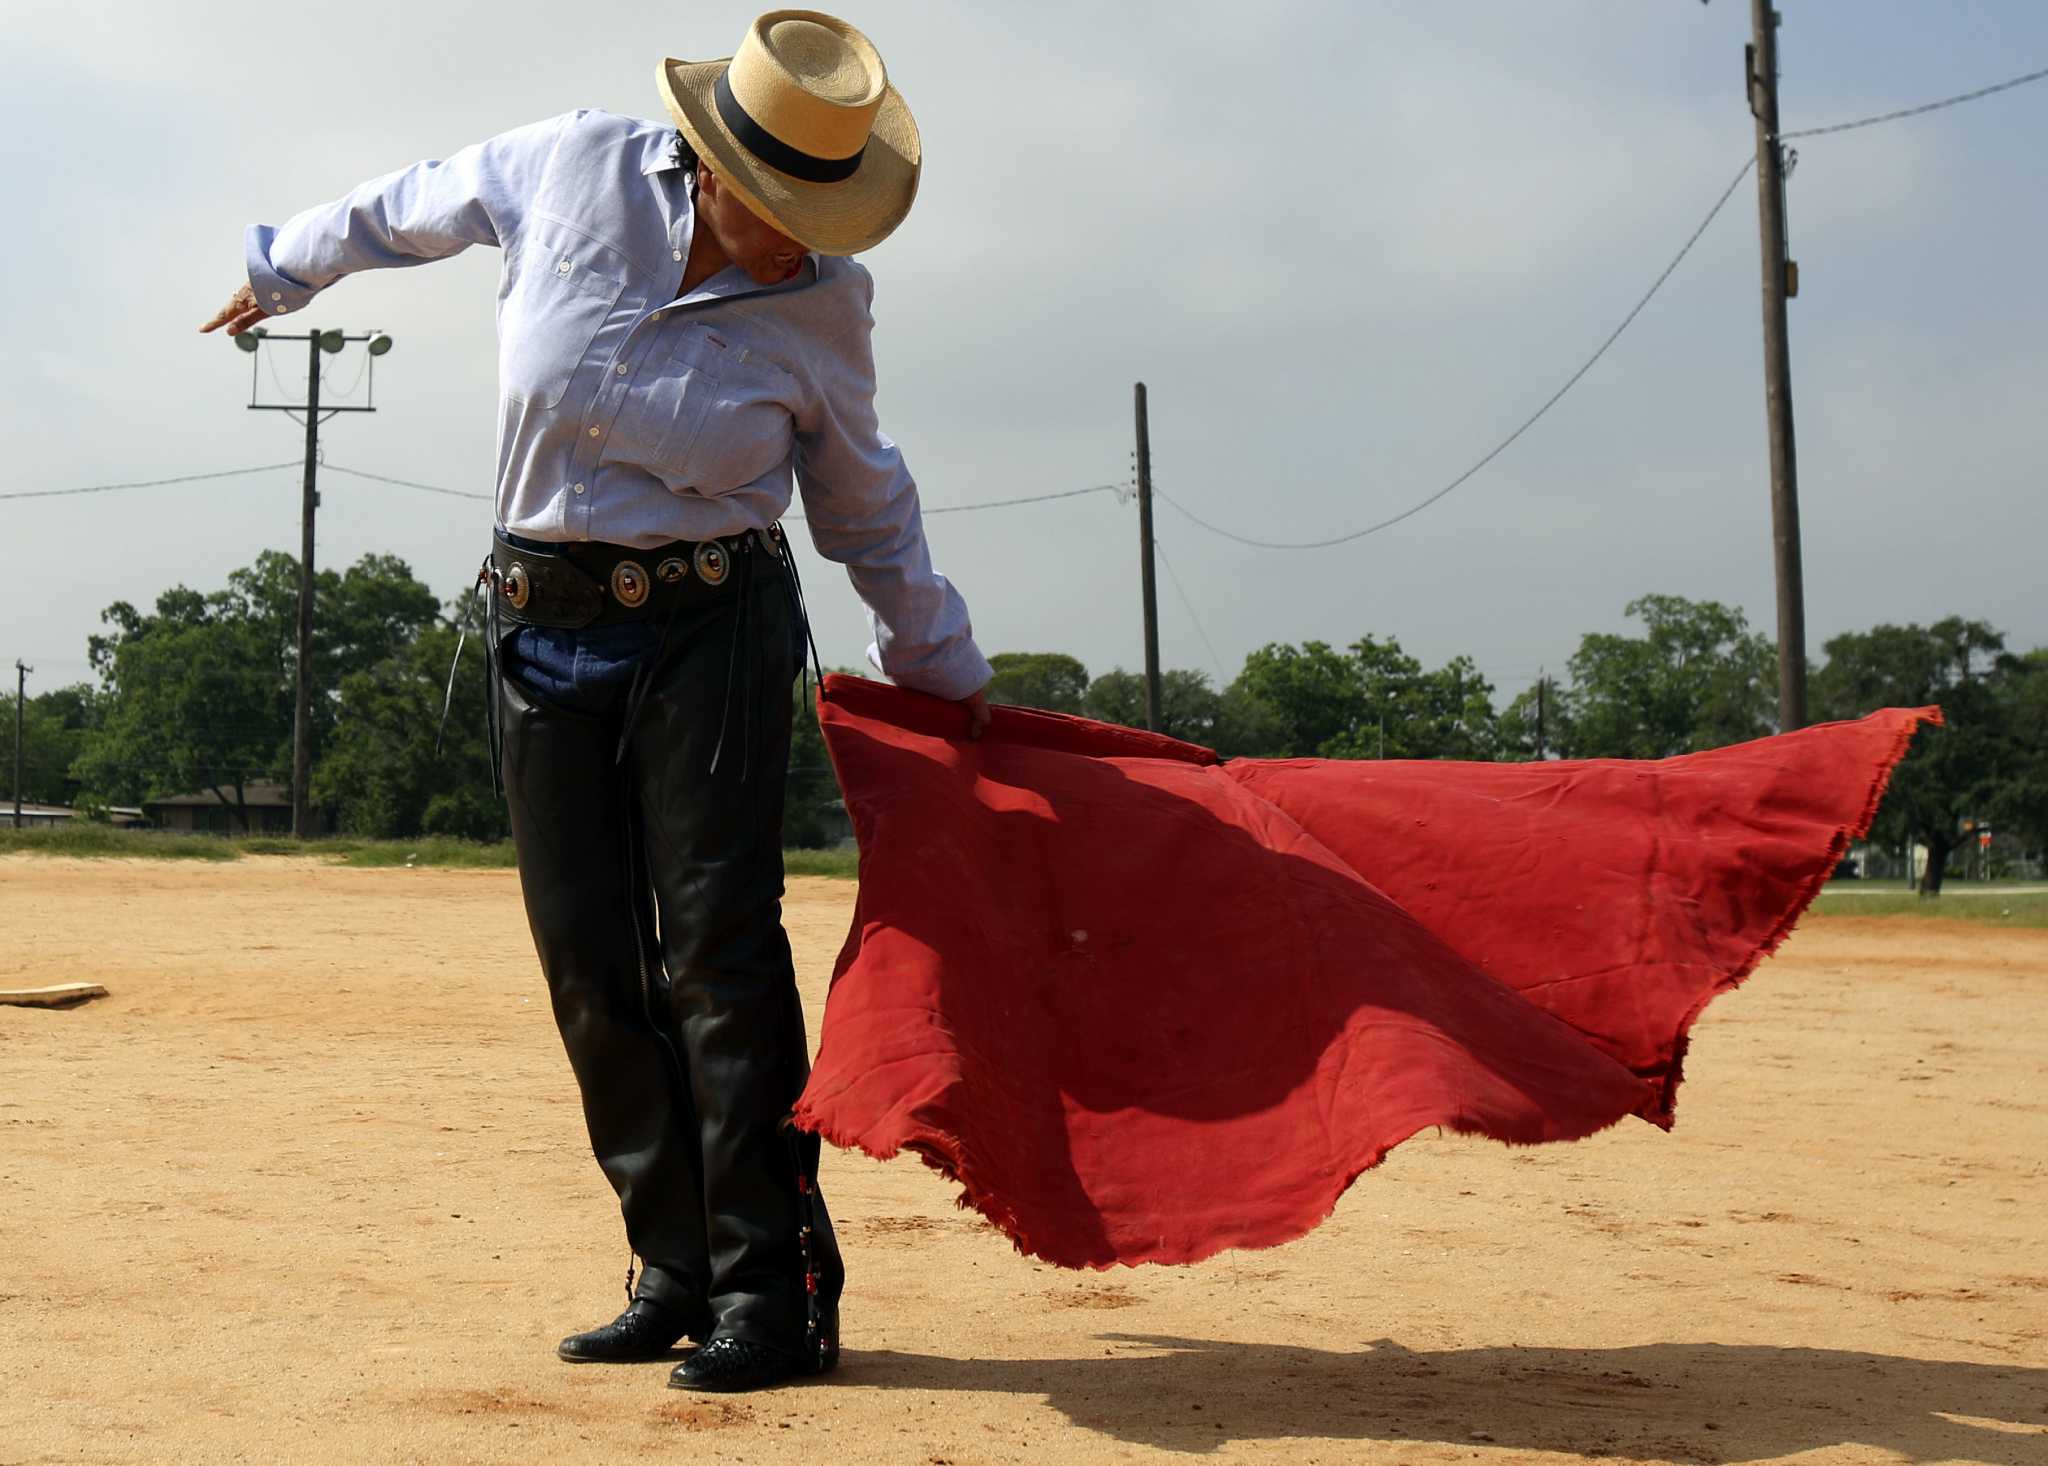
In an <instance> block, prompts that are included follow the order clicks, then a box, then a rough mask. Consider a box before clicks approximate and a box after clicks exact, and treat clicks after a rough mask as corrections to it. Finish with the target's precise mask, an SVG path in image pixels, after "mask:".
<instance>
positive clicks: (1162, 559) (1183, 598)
mask: <svg viewBox="0 0 2048 1466" xmlns="http://www.w3.org/2000/svg"><path fill="white" fill-rule="evenodd" d="M1152 553H1153V554H1155V555H1157V556H1158V557H1159V563H1160V564H1161V565H1164V566H1165V567H1166V578H1167V579H1168V580H1170V581H1172V582H1173V590H1174V594H1175V595H1177V596H1179V597H1180V603H1181V606H1182V608H1183V609H1184V610H1186V612H1187V613H1188V620H1190V621H1192V622H1194V623H1195V635H1197V636H1199V637H1201V638H1202V645H1203V646H1205V647H1207V648H1208V649H1209V663H1210V665H1211V666H1213V667H1215V669H1216V680H1217V681H1218V682H1219V683H1223V682H1228V681H1229V680H1230V677H1229V674H1227V673H1226V672H1225V671H1224V670H1223V658H1221V657H1219V656H1217V655H1216V643H1215V642H1213V641H1211V640H1209V633H1208V632H1206V631H1204V630H1203V629H1202V618H1201V617H1200V616H1197V615H1196V614H1195V603H1194V602H1193V601H1191V600H1189V599H1188V593H1187V589H1186V587H1184V586H1183V585H1182V584H1181V583H1180V574H1179V572H1178V571H1176V570H1175V569H1174V568H1173V562H1172V561H1171V560H1169V559H1167V558H1166V547H1165V546H1163V545H1161V544H1160V543H1159V536H1158V535H1156V534H1155V535H1154V536H1152Z"/></svg>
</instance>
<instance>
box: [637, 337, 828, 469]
mask: <svg viewBox="0 0 2048 1466" xmlns="http://www.w3.org/2000/svg"><path fill="white" fill-rule="evenodd" d="M644 376H645V379H644V380H643V381H641V382H638V383H636V384H635V386H636V390H635V392H634V394H633V399H632V401H631V404H630V407H629V413H630V420H629V426H628V433H627V435H626V441H627V442H628V443H630V444H631V445H632V446H633V447H634V448H637V450H638V452H639V454H640V455H642V461H643V462H644V463H645V464H646V466H648V467H650V468H652V469H654V470H655V471H656V472H658V473H659V474H661V476H662V477H663V478H664V479H666V480H668V481H669V482H670V483H671V484H672V485H675V486H678V487H686V488H690V489H694V490H696V491H697V492H698V493H702V494H722V493H727V492H730V491H731V490H733V489H736V488H738V487H740V486H741V485H742V484H746V483H750V482H752V481H753V480H754V479H756V478H758V477H759V476H760V475H761V474H763V473H766V472H767V471H768V470H769V469H771V468H773V467H774V466H775V465H776V464H777V463H779V462H781V461H782V459H783V458H784V457H786V456H787V455H788V452H789V443H790V432H791V418H790V410H789V407H788V405H787V401H786V399H788V398H790V397H792V396H793V395H794V392H795V386H796V381H795V378H793V377H791V376H790V375H789V373H788V372H786V371H784V370H783V369H782V368H781V367H779V366H776V365H775V364H774V363H772V362H770V361H769V360H767V358H765V357H764V356H762V355H761V354H760V353H758V352H753V351H749V350H747V349H746V348H745V347H742V346H740V345H738V344H737V343H735V342H733V341H731V340H729V339H727V338H726V337H725V336H724V335H722V334H720V333H719V332H718V331H715V330H713V329H711V328H709V327H706V326H702V325H697V324H694V323H693V324H691V325H690V326H688V327H686V328H685V329H684V330H683V331H682V332H680V333H679V334H678V336H677V338H676V340H675V343H674V345H673V346H672V347H671V348H670V349H669V351H668V354H667V358H666V360H664V361H662V362H661V363H660V365H659V367H658V368H657V369H656V370H655V371H653V372H650V373H646V374H644Z"/></svg>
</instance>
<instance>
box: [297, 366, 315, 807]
mask: <svg viewBox="0 0 2048 1466" xmlns="http://www.w3.org/2000/svg"><path fill="white" fill-rule="evenodd" d="M306 337H307V339H306V351H307V364H306V482H305V488H304V493H303V496H302V497H301V499H300V500H299V676H298V685H297V686H296V687H294V688H293V690H292V834H293V835H295V836H297V837H298V838H299V839H301V840H305V839H310V838H311V837H312V834H313V821H312V808H313V805H312V788H311V786H312V781H313V511H314V510H316V509H318V508H319V507H320V494H319V492H318V491H317V490H316V489H315V488H314V486H313V475H314V470H315V468H316V467H317V465H318V464H319V461H320V333H319V332H318V331H309V332H307V333H306Z"/></svg>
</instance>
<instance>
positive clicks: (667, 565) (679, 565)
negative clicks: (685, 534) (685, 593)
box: [654, 555, 690, 585]
mask: <svg viewBox="0 0 2048 1466" xmlns="http://www.w3.org/2000/svg"><path fill="white" fill-rule="evenodd" d="M689 573H690V562H689V561H688V560H685V559H684V558H683V557H682V556H681V555H671V556H669V557H668V558H667V559H666V560H664V561H662V562H661V563H660V564H659V565H657V566H655V567H654V578H655V579H657V580H659V581H660V582H661V583H662V584H663V585H678V584H680V583H681V582H682V579H683V577H684V576H685V575H688V574H689Z"/></svg>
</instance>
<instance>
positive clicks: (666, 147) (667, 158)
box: [640, 127, 682, 177]
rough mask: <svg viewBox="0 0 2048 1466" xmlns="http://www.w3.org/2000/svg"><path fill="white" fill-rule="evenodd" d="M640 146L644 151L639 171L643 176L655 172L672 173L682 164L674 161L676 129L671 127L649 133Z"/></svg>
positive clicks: (651, 174)
mask: <svg viewBox="0 0 2048 1466" xmlns="http://www.w3.org/2000/svg"><path fill="white" fill-rule="evenodd" d="M641 148H642V149H643V152H644V156H643V157H642V158H641V160H640V172H641V175H642V176H643V177H652V176H653V175H655V174H656V173H673V172H674V171H675V170H676V169H678V168H680V167H681V166H682V164H680V163H679V162H677V161H676V130H675V129H674V128H673V127H671V128H669V129H668V130H667V131H666V132H652V133H649V134H648V136H647V141H646V142H644V143H642V144H641Z"/></svg>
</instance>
